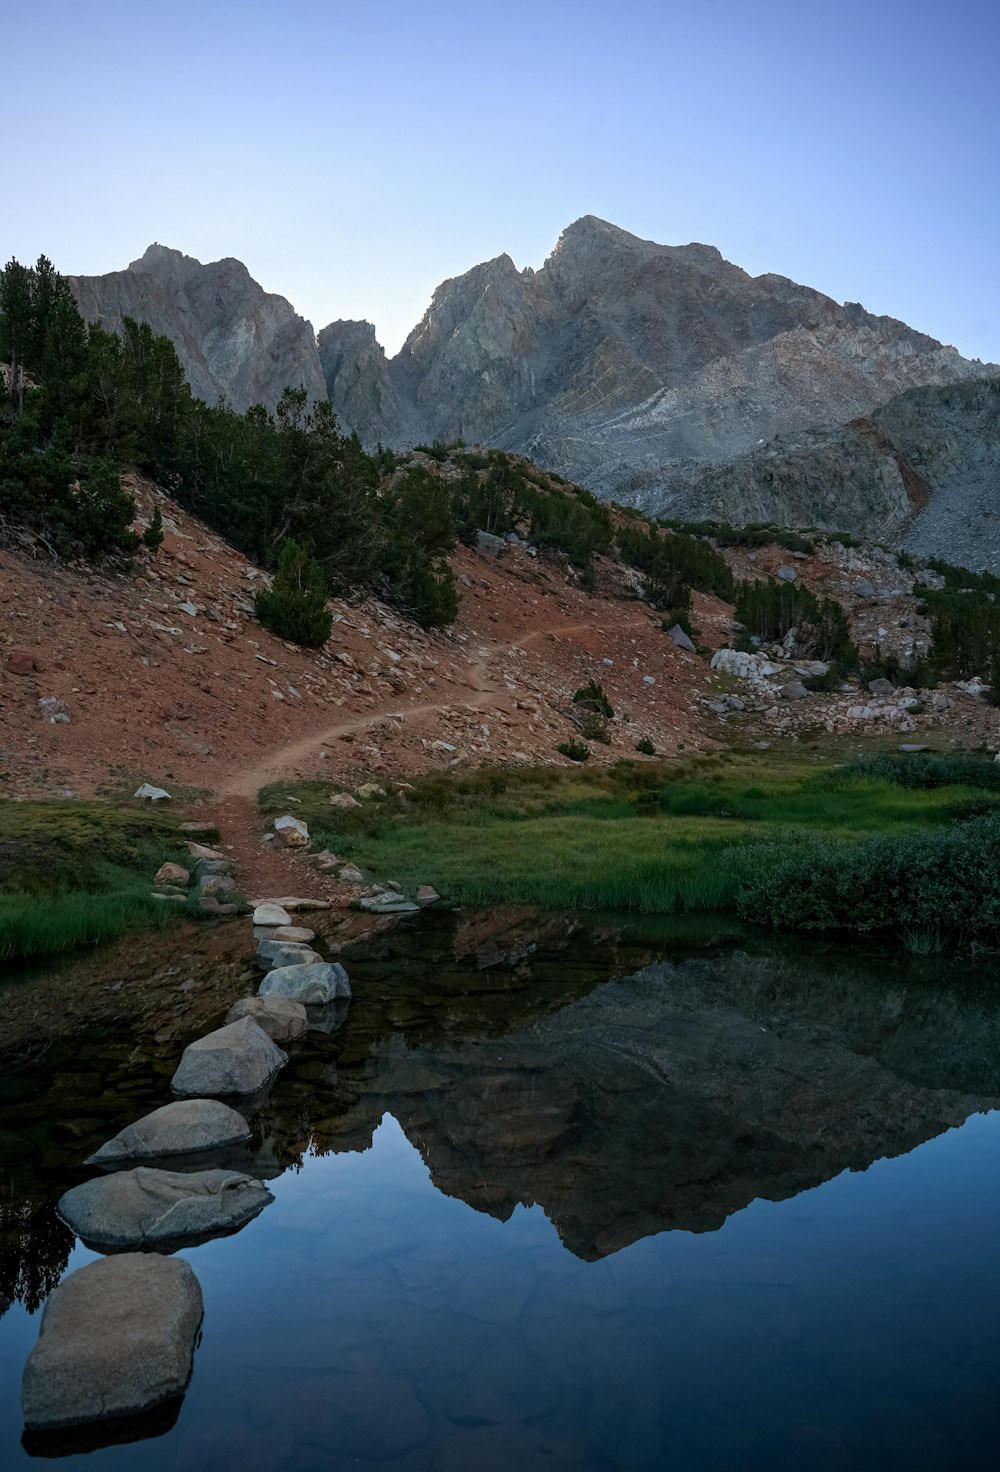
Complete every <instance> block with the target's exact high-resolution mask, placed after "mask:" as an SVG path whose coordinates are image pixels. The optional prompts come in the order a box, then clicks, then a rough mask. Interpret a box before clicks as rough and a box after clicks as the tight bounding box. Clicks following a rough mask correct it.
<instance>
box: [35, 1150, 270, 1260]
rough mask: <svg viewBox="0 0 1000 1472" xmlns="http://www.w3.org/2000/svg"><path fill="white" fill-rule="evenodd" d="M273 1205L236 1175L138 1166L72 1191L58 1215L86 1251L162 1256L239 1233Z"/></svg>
mask: <svg viewBox="0 0 1000 1472" xmlns="http://www.w3.org/2000/svg"><path fill="white" fill-rule="evenodd" d="M273 1200H274V1197H273V1196H272V1195H271V1193H270V1191H269V1190H268V1189H267V1187H266V1186H263V1185H261V1183H260V1181H256V1180H254V1178H253V1176H247V1175H242V1174H241V1173H240V1172H239V1171H235V1170H202V1171H194V1172H188V1171H173V1170H158V1169H157V1168H156V1167H155V1166H149V1165H138V1166H136V1167H135V1169H134V1170H121V1171H116V1172H115V1173H114V1175H110V1176H97V1177H96V1178H95V1179H94V1180H92V1181H85V1182H84V1183H83V1185H82V1186H74V1187H73V1189H72V1190H71V1191H67V1192H66V1194H65V1195H64V1196H61V1197H60V1199H59V1206H58V1211H59V1215H60V1216H61V1217H62V1219H63V1221H64V1222H65V1223H66V1225H67V1226H68V1227H71V1228H72V1229H73V1231H74V1232H75V1233H76V1234H77V1236H78V1237H79V1238H80V1239H81V1241H83V1242H84V1243H85V1244H86V1245H87V1246H88V1247H95V1248H97V1249H98V1250H100V1251H108V1250H114V1249H116V1248H117V1249H119V1250H120V1249H122V1248H127V1249H131V1248H137V1247H145V1248H153V1249H158V1250H160V1251H163V1250H165V1249H166V1248H167V1247H168V1246H175V1245H176V1246H181V1245H183V1244H186V1243H194V1242H206V1241H208V1240H209V1239H210V1238H212V1237H223V1236H228V1235H229V1234H230V1233H232V1232H237V1231H239V1229H240V1227H242V1226H245V1225H246V1223H247V1222H249V1221H252V1220H253V1218H254V1217H255V1216H257V1214H258V1213H259V1212H261V1211H263V1210H264V1207H265V1206H267V1205H268V1203H269V1202H271V1201H273Z"/></svg>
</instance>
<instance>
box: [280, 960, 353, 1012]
mask: <svg viewBox="0 0 1000 1472" xmlns="http://www.w3.org/2000/svg"><path fill="white" fill-rule="evenodd" d="M257 995H258V996H259V997H291V998H292V1000H293V1001H296V1002H302V1003H303V1004H307V1005H308V1004H311V1005H313V1006H324V1005H325V1004H326V1003H327V1002H332V1001H333V1000H334V998H336V997H349V996H350V995H351V983H350V981H349V980H348V977H347V972H346V971H345V970H344V968H343V966H341V964H340V962H339V961H323V962H322V963H321V964H320V965H319V966H308V965H307V966H279V967H277V968H276V969H275V970H274V971H270V972H268V974H267V976H265V977H264V980H263V981H262V982H261V984H260V986H259V987H258V988H257Z"/></svg>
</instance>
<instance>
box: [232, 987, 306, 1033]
mask: <svg viewBox="0 0 1000 1472" xmlns="http://www.w3.org/2000/svg"><path fill="white" fill-rule="evenodd" d="M241 1017H252V1018H253V1020H254V1022H256V1024H257V1026H258V1027H262V1028H263V1029H264V1031H265V1032H266V1033H267V1035H268V1037H269V1038H271V1039H272V1040H273V1041H274V1042H276V1043H290V1042H293V1041H294V1039H295V1038H300V1037H301V1036H302V1034H303V1033H304V1032H305V1031H306V1029H307V1028H308V1026H309V1021H308V1018H307V1016H306V1009H305V1007H303V1005H302V1003H301V1002H293V1001H292V999H291V997H279V996H274V997H240V999H239V1001H238V1002H234V1003H233V1005H232V1006H231V1007H230V1009H229V1011H228V1012H227V1013H226V1021H227V1022H239V1020H240V1018H241Z"/></svg>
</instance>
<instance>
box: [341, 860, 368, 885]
mask: <svg viewBox="0 0 1000 1472" xmlns="http://www.w3.org/2000/svg"><path fill="white" fill-rule="evenodd" d="M337 878H338V879H342V880H343V881H344V883H345V884H364V882H365V876H364V875H363V874H362V872H361V870H360V869H359V868H358V866H357V864H345V865H344V867H343V868H342V869H341V871H340V873H339V874H338V875H337Z"/></svg>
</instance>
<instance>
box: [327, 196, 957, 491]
mask: <svg viewBox="0 0 1000 1472" xmlns="http://www.w3.org/2000/svg"><path fill="white" fill-rule="evenodd" d="M325 333H329V334H330V338H329V341H330V344H331V354H330V356H329V358H328V359H327V360H325V361H328V362H329V363H330V364H332V365H333V370H334V371H331V370H330V368H329V367H328V369H327V387H328V391H329V394H330V399H331V402H332V404H333V406H334V409H335V410H336V412H337V414H338V416H339V417H340V418H341V420H342V422H343V424H344V425H345V426H347V427H353V428H357V430H358V432H359V434H361V436H362V438H363V439H364V440H365V441H366V442H367V443H369V444H374V442H375V441H376V440H381V441H382V442H383V443H386V444H394V445H400V444H405V443H413V441H414V440H415V439H418V438H419V439H424V440H433V439H436V438H437V439H443V440H450V439H454V438H458V437H461V438H464V439H465V440H466V441H482V442H483V443H488V444H491V445H498V446H500V447H502V448H507V449H511V450H517V451H520V452H524V453H526V454H529V455H531V456H532V457H533V458H534V459H535V460H537V461H538V462H539V463H540V464H542V465H543V466H546V467H550V468H553V469H556V470H559V471H561V472H562V473H563V474H565V475H569V476H571V477H572V478H574V479H575V480H579V481H581V482H583V483H584V484H585V485H587V486H588V487H590V488H591V489H593V490H596V491H599V492H602V493H604V494H608V495H614V496H615V497H616V498H618V499H621V498H622V497H623V496H625V495H627V494H629V493H632V494H635V493H637V492H641V491H642V490H644V489H649V488H655V490H656V491H657V493H662V492H663V491H664V490H665V489H667V488H669V484H670V475H671V472H672V470H673V467H675V466H678V465H682V464H684V463H685V462H698V463H718V462H722V461H726V460H729V459H731V458H733V457H734V456H737V455H740V454H742V453H745V452H746V451H748V450H750V449H751V447H753V446H755V445H757V443H758V442H759V441H760V440H767V439H770V438H772V437H773V436H774V435H775V434H778V433H783V434H787V433H790V432H798V431H802V430H805V429H807V428H809V427H812V426H816V425H819V426H833V425H838V424H842V423H844V422H846V421H848V420H850V419H853V418H856V417H857V416H858V415H861V414H866V413H868V412H870V411H871V410H872V409H873V408H875V407H876V405H878V404H881V403H883V402H885V400H886V399H888V398H890V397H892V395H894V394H897V393H899V392H901V391H903V390H905V389H908V388H911V387H914V386H918V385H923V384H941V383H946V382H951V381H954V380H958V379H961V378H963V377H967V376H974V375H977V374H979V373H981V372H982V371H983V367H982V365H981V364H978V363H972V362H969V361H967V360H966V359H964V358H962V357H961V356H960V355H959V353H957V352H956V351H955V349H954V348H949V347H943V346H942V345H941V344H940V343H938V342H936V341H935V340H934V339H933V338H930V337H926V336H925V335H924V334H922V333H919V332H915V331H913V330H912V329H911V328H909V327H907V326H905V325H904V324H903V323H901V322H897V321H895V320H893V319H892V318H888V317H875V316H873V315H871V314H870V313H868V312H866V311H865V310H864V308H863V307H861V306H859V305H857V304H856V303H847V304H846V305H840V304H839V303H837V302H835V301H833V300H832V299H831V298H830V297H827V296H824V295H823V294H822V293H821V292H818V291H814V290H812V289H811V288H809V287H805V286H799V285H797V284H796V283H795V282H793V281H789V280H788V279H787V278H785V277H783V276H775V275H763V276H756V277H752V276H749V275H748V274H747V273H746V272H745V271H743V270H741V269H740V268H739V267H738V266H734V265H732V264H731V263H730V262H729V261H726V260H724V259H723V257H722V256H721V255H720V253H719V252H718V251H717V250H716V249H715V248H714V247H712V246H707V245H697V244H694V245H685V246H665V245H657V244H656V243H654V242H652V241H646V240H640V239H638V238H637V237H636V236H634V235H630V234H629V233H628V232H627V231H625V230H620V229H618V228H617V227H615V226H614V225H609V224H607V223H606V222H605V221H603V220H598V219H596V218H595V217H594V216H592V215H588V216H585V217H584V218H583V219H581V220H577V221H576V223H575V224H573V225H571V226H570V227H569V229H567V230H566V231H564V233H563V235H562V236H561V238H560V240H559V243H558V244H557V246H556V248H555V250H554V251H553V253H552V255H551V256H550V257H549V259H548V260H547V261H546V262H545V264H544V265H543V266H542V268H541V269H540V270H539V271H537V272H536V271H532V270H524V271H518V269H517V268H516V266H515V265H514V263H513V261H512V260H511V259H510V257H509V256H506V255H503V256H499V257H497V259H496V260H493V261H488V262H486V263H485V264H483V265H480V266H475V267H473V269H472V270H471V271H468V272H466V273H465V274H464V275H463V276H459V277H456V278H455V279H453V280H449V281H445V282H444V283H443V284H442V285H441V286H440V287H439V288H438V289H437V291H436V292H435V293H434V297H433V300H432V302H431V305H430V307H429V308H428V310H427V312H426V313H425V315H424V317H423V320H422V321H421V322H420V324H419V325H418V326H417V327H416V328H414V330H413V332H411V333H410V335H409V337H408V338H407V340H406V342H405V344H404V346H403V348H402V350H401V351H400V353H399V354H398V355H397V356H396V357H395V358H393V359H392V360H391V361H389V362H386V361H385V359H384V357H382V356H380V354H379V351H378V350H377V346H376V345H374V344H373V342H372V339H371V336H370V329H369V328H368V325H367V324H358V323H343V322H338V323H334V324H333V325H332V327H331V328H329V329H325V332H324V333H321V334H320V337H321V340H322V339H323V338H324V336H325ZM333 345H336V353H335V354H334V353H333Z"/></svg>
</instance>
